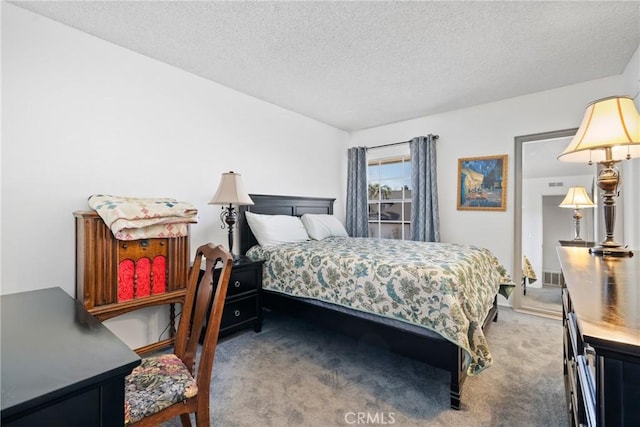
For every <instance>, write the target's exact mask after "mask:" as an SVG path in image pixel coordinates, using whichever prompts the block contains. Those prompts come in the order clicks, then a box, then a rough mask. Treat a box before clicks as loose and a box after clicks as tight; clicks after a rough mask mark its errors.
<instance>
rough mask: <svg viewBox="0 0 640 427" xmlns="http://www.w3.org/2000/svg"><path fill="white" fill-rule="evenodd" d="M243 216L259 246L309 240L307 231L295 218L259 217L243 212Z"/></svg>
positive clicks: (259, 215)
mask: <svg viewBox="0 0 640 427" xmlns="http://www.w3.org/2000/svg"><path fill="white" fill-rule="evenodd" d="M244 215H245V217H246V218H247V223H249V227H250V228H251V231H252V232H253V235H254V236H256V240H257V241H258V243H259V244H260V246H275V245H282V244H284V243H295V242H304V241H307V240H309V235H308V234H307V230H305V228H304V225H303V224H302V221H300V218H298V217H297V216H288V215H261V214H255V213H252V212H245V214H244Z"/></svg>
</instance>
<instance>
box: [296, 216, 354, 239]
mask: <svg viewBox="0 0 640 427" xmlns="http://www.w3.org/2000/svg"><path fill="white" fill-rule="evenodd" d="M302 223H303V224H304V228H306V229H307V233H308V234H309V237H311V238H312V239H314V240H322V239H324V238H327V237H332V236H336V237H349V235H348V234H347V230H345V229H344V226H343V225H342V223H341V222H340V221H339V220H338V218H336V217H335V216H333V215H325V214H304V215H302Z"/></svg>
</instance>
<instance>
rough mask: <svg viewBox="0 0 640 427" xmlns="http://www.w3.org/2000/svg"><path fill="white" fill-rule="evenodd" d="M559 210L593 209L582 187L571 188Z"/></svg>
mask: <svg viewBox="0 0 640 427" xmlns="http://www.w3.org/2000/svg"><path fill="white" fill-rule="evenodd" d="M560 207H561V208H571V209H582V208H592V207H594V204H593V202H592V201H591V199H590V198H589V195H588V194H587V190H586V189H585V188H584V187H571V188H570V189H569V191H567V195H566V196H565V197H564V200H562V202H561V203H560Z"/></svg>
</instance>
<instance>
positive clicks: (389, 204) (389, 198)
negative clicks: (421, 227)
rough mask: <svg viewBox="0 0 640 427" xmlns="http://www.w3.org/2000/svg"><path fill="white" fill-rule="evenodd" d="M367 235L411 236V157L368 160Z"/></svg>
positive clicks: (390, 237) (389, 237)
mask: <svg viewBox="0 0 640 427" xmlns="http://www.w3.org/2000/svg"><path fill="white" fill-rule="evenodd" d="M367 184H368V189H369V236H371V237H382V238H386V239H399V240H410V239H411V235H410V234H411V232H410V229H411V227H410V224H411V160H410V158H409V156H402V157H394V158H387V159H380V160H371V161H369V163H368V168H367Z"/></svg>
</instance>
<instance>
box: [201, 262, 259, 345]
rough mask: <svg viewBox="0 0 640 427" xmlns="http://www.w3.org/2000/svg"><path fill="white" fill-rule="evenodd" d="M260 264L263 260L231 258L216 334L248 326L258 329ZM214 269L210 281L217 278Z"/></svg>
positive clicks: (226, 333)
mask: <svg viewBox="0 0 640 427" xmlns="http://www.w3.org/2000/svg"><path fill="white" fill-rule="evenodd" d="M262 264H263V261H252V260H251V259H249V258H247V257H245V256H239V257H237V258H236V259H235V260H234V261H233V268H232V269H231V277H230V278H229V286H228V288H227V297H226V299H225V304H224V310H223V312H222V323H221V325H220V335H219V336H220V337H223V336H225V335H230V334H232V333H234V332H237V331H239V330H242V329H245V328H249V327H251V326H253V330H254V331H256V332H260V331H261V330H262V301H261V295H260V293H261V291H262ZM217 271H218V270H216V272H214V279H213V282H214V283H216V282H217V280H218V274H217ZM207 317H208V316H207Z"/></svg>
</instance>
